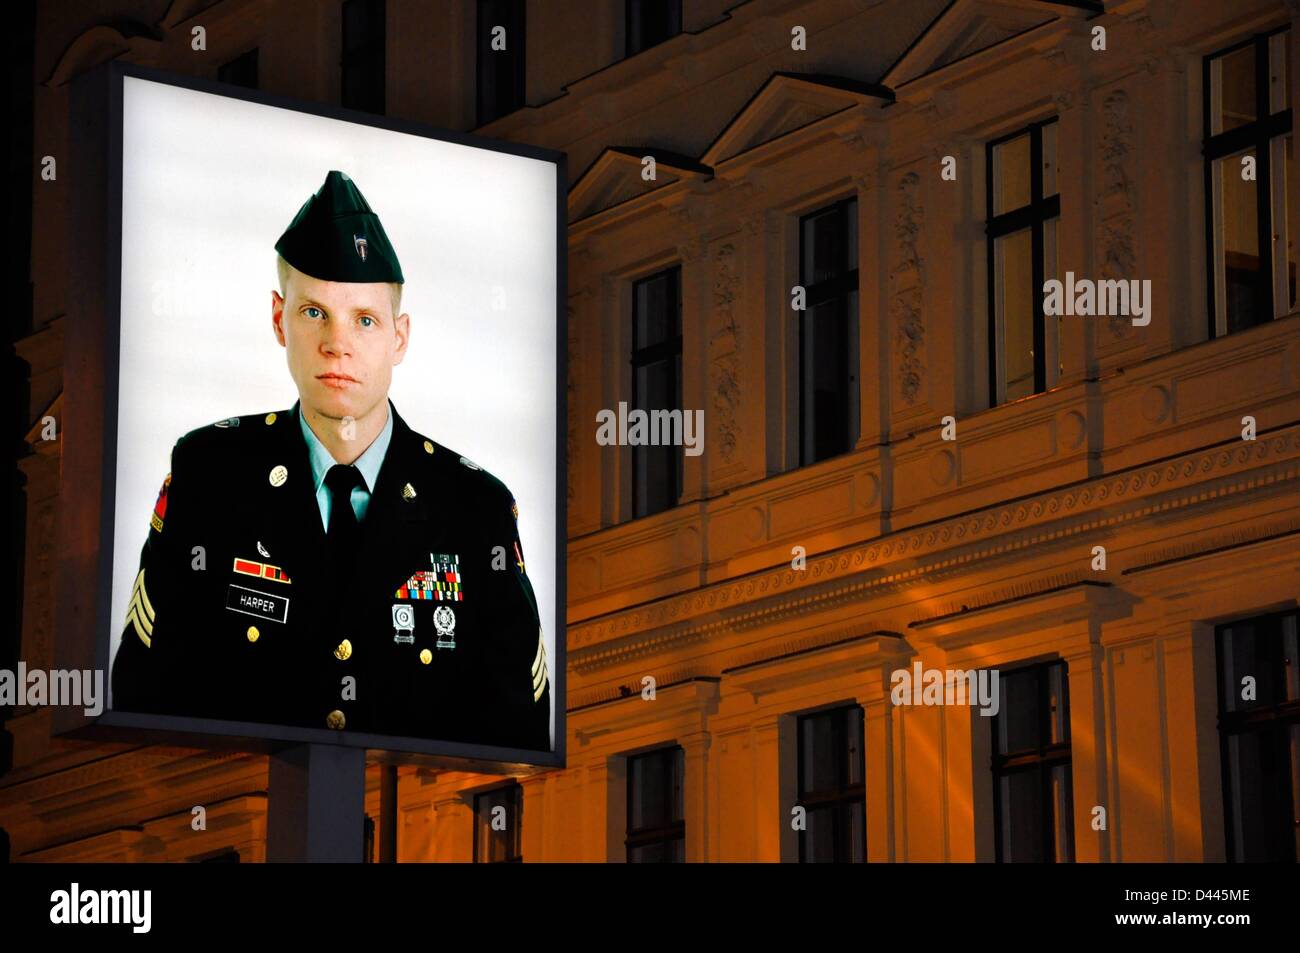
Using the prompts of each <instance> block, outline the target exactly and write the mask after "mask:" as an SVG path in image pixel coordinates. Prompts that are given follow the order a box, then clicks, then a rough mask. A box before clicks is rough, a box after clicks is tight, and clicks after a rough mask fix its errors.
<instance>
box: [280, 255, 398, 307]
mask: <svg viewBox="0 0 1300 953" xmlns="http://www.w3.org/2000/svg"><path fill="white" fill-rule="evenodd" d="M290 271H297V269H296V268H294V267H293V265H291V264H289V263H288V262H287V261H285V260H284V256H283V255H278V254H277V255H276V256H275V273H276V275H277V276H278V277H279V279H280V295H281V297H283V296H284V289H285V286H287V285H288V284H289V272H290ZM387 284H388V291H389V294H390V295H391V296H392V299H393V317H394V318H396V317H397V316H398V315H399V314H401V313H402V286H401V284H399V283H398V282H396V281H390V282H387Z"/></svg>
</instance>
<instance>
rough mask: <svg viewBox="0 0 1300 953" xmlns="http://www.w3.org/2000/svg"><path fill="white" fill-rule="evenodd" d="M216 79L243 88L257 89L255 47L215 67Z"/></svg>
mask: <svg viewBox="0 0 1300 953" xmlns="http://www.w3.org/2000/svg"><path fill="white" fill-rule="evenodd" d="M217 81H218V82H221V83H229V84H230V85H232V86H243V87H244V88H245V89H257V48H256V47H254V48H253V49H251V50H249V51H248V52H247V53H243V54H241V55H239V56H236V57H235V58H234V59H233V60H231V61H230V62H228V63H222V64H221V65H220V66H219V67H217Z"/></svg>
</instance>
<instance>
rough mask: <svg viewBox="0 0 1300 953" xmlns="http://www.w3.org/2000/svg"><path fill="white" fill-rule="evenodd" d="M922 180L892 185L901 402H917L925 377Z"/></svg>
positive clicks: (913, 177) (893, 314) (892, 310)
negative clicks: (893, 192) (894, 201)
mask: <svg viewBox="0 0 1300 953" xmlns="http://www.w3.org/2000/svg"><path fill="white" fill-rule="evenodd" d="M920 186H921V177H920V176H919V175H918V174H917V173H916V172H905V173H904V174H903V175H901V176H899V178H898V181H897V183H896V185H895V192H896V194H897V202H898V204H897V208H896V210H895V212H894V240H895V243H896V244H895V248H894V258H895V264H894V267H893V269H892V270H891V271H890V274H889V279H890V282H891V285H892V288H891V294H890V299H889V316H890V321H891V323H892V325H893V328H894V351H895V355H896V363H897V367H898V375H897V377H898V389H899V394H900V395H901V396H902V398H903V400H904V401H905V402H906V403H907V404H909V405H911V404H915V403H916V402H917V399H918V398H919V397H920V394H921V387H922V384H923V382H924V376H925V361H924V354H925V318H924V313H923V311H922V294H921V288H922V287H923V284H924V268H925V261H924V260H923V259H922V258H921V253H920V251H919V250H918V247H917V246H918V244H919V242H920V238H921V224H922V222H923V221H924V218H925V214H924V212H923V210H922V208H921V201H920V197H919V192H920Z"/></svg>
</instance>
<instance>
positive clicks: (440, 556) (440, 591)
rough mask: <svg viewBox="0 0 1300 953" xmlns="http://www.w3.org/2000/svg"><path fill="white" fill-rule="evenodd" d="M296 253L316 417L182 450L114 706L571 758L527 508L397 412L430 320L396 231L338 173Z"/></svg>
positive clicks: (274, 319)
mask: <svg viewBox="0 0 1300 953" xmlns="http://www.w3.org/2000/svg"><path fill="white" fill-rule="evenodd" d="M275 248H276V251H277V252H278V254H279V258H278V260H277V265H278V268H279V275H280V292H281V293H276V292H272V294H271V299H272V304H271V323H272V326H273V329H274V333H275V337H276V340H277V341H278V342H279V343H280V345H281V346H282V347H284V348H285V350H286V355H287V358H288V365H289V373H290V375H291V376H292V378H293V380H294V383H295V384H296V385H297V388H298V396H299V399H298V402H297V403H295V404H294V406H293V407H292V408H291V409H289V410H280V411H273V412H271V413H267V414H264V415H263V414H259V415H254V416H249V417H232V418H229V419H227V420H222V421H219V422H217V423H215V424H212V425H211V426H208V427H201V428H199V429H197V430H193V431H191V432H190V433H188V434H186V435H185V436H183V437H181V439H180V440H179V441H177V443H176V445H175V447H174V448H173V449H172V457H171V472H170V473H169V474H168V475H167V478H166V479H165V480H164V481H163V485H162V489H161V490H160V491H159V494H158V500H157V503H156V504H155V506H154V512H153V516H152V517H151V519H150V528H149V533H148V538H147V539H146V541H145V544H144V549H143V552H142V553H141V557H140V567H139V571H138V573H137V575H136V577H135V582H134V587H133V591H132V595H131V602H130V607H129V609H128V612H127V616H126V628H125V630H124V632H123V635H122V643H121V647H120V649H119V651H118V654H117V658H116V660H115V662H114V666H113V696H114V697H113V707H114V708H115V709H117V710H119V711H141V712H158V713H165V714H170V715H177V716H195V717H206V718H214V719H222V720H228V721H254V722H264V723H272V724H284V725H294V726H302V727H307V728H320V729H333V730H337V731H357V732H366V733H376V734H390V735H403V736H410V737H418V738H428V739H437V740H447V741H460V742H473V743H481V744H493V745H502V746H508V747H517V748H527V749H535V750H549V748H550V737H549V718H550V686H549V673H548V666H547V659H546V653H545V649H544V647H543V641H542V630H541V625H540V620H539V616H538V609H537V602H536V599H535V597H534V594H533V590H532V586H531V584H530V583H529V580H528V576H527V575H526V572H525V564H524V557H523V549H522V545H521V542H520V539H519V533H518V528H517V522H518V509H517V508H516V506H515V501H514V498H513V497H512V496H511V493H510V491H509V490H508V489H507V488H506V487H505V485H504V484H502V483H501V482H500V481H499V480H497V479H496V478H495V477H493V476H492V475H491V474H490V473H488V472H487V471H486V470H483V469H482V468H480V467H478V466H477V465H475V464H474V463H472V462H471V461H469V460H467V459H466V458H465V457H462V456H460V455H459V454H458V453H456V451H454V450H449V449H448V448H446V447H444V446H441V445H440V444H437V443H435V442H434V441H432V440H430V439H429V438H427V437H425V436H423V435H421V434H418V433H415V432H414V431H413V430H411V429H410V428H409V427H408V426H407V425H406V423H405V422H404V421H403V420H402V418H401V416H400V415H398V413H397V410H396V408H395V407H394V406H393V405H392V402H391V401H389V400H388V388H389V384H390V381H391V379H392V370H393V367H394V366H396V365H397V364H399V363H401V361H402V358H403V357H404V356H405V353H406V347H407V343H408V339H409V333H410V318H409V316H408V315H406V314H402V313H399V312H400V305H401V291H402V284H403V281H404V279H403V276H402V271H401V266H400V265H399V264H398V260H397V255H396V253H395V252H394V250H393V248H392V245H391V244H390V243H389V240H388V236H387V235H386V234H385V232H384V229H383V226H382V225H381V224H380V222H379V218H378V217H377V216H376V215H375V214H374V212H372V211H371V209H370V206H369V205H368V204H367V203H366V200H365V198H364V197H362V195H361V192H360V191H359V190H358V189H357V187H356V185H354V184H353V182H352V181H351V180H350V179H349V178H348V176H346V175H344V174H343V173H341V172H330V173H329V175H328V176H327V177H326V179H325V183H324V184H323V185H322V186H321V188H320V190H319V191H318V192H317V193H316V194H315V195H313V196H311V197H310V198H309V199H308V200H307V202H306V204H304V205H303V207H302V209H301V210H300V211H299V212H298V215H297V216H296V217H295V218H294V220H293V222H292V223H291V224H290V225H289V227H288V229H287V230H286V231H285V233H284V234H283V235H282V236H281V237H280V240H279V241H278V242H277V243H276V246H275ZM199 547H201V549H200V548H199Z"/></svg>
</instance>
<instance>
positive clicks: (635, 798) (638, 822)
mask: <svg viewBox="0 0 1300 953" xmlns="http://www.w3.org/2000/svg"><path fill="white" fill-rule="evenodd" d="M667 768H668V766H667V765H666V764H665V763H664V760H663V759H662V758H637V759H636V760H635V761H633V762H632V805H631V807H632V829H633V830H640V829H641V828H643V827H659V826H661V825H663V824H666V823H668V820H669V817H668V802H667V798H666V797H665V795H666V793H667V790H668V779H667V776H666V775H667V770H666V769H667Z"/></svg>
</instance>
